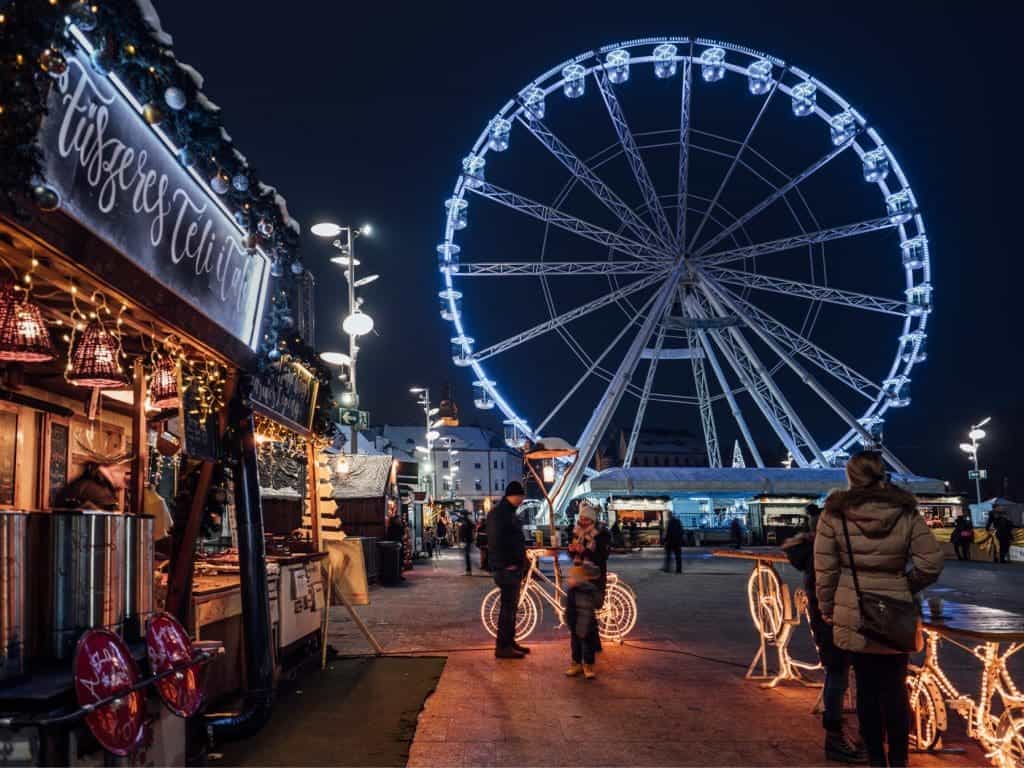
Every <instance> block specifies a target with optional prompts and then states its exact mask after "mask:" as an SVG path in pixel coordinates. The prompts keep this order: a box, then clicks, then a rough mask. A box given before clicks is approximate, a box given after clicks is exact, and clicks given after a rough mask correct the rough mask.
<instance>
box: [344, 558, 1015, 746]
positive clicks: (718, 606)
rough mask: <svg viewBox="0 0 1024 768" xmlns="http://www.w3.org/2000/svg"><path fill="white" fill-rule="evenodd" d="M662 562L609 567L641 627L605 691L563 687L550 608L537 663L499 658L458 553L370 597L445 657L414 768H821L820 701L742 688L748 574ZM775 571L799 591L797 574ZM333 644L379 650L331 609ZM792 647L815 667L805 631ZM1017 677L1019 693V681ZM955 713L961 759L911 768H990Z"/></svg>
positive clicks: (382, 634) (961, 590)
mask: <svg viewBox="0 0 1024 768" xmlns="http://www.w3.org/2000/svg"><path fill="white" fill-rule="evenodd" d="M659 558H660V552H658V551H648V552H644V553H634V554H630V555H617V556H613V558H612V561H611V564H610V568H611V570H613V571H615V572H617V573H618V574H619V576H620V577H621V578H622V579H623V580H625V581H626V582H627V583H629V584H630V585H631V586H632V587H633V588H634V589H635V590H636V593H637V599H638V605H639V621H638V622H637V627H636V629H635V630H634V632H633V633H632V634H631V635H630V636H629V638H628V639H627V641H626V643H625V644H624V645H622V646H610V647H608V648H607V649H606V651H605V652H604V653H603V654H602V655H601V656H600V657H599V659H598V673H599V674H598V679H597V680H594V681H583V680H580V679H568V678H566V677H565V676H564V674H563V671H564V668H565V666H566V665H567V663H568V642H567V639H566V635H565V630H564V629H558V628H557V627H556V623H557V622H556V620H555V618H554V617H553V616H552V615H551V610H550V607H547V606H545V615H544V616H543V618H542V619H541V621H540V623H539V625H538V628H537V630H536V631H535V632H534V633H533V635H532V636H531V637H530V638H529V641H527V642H528V644H529V645H530V646H531V648H533V653H532V654H531V655H530V656H529V657H528V658H527V659H524V660H522V661H498V660H496V659H494V657H493V655H492V650H493V641H492V640H491V638H490V636H489V635H487V634H486V632H485V631H484V629H483V627H482V625H481V623H480V610H479V609H480V601H481V599H482V597H483V596H484V595H485V594H486V593H487V591H489V590H490V589H491V588H492V586H493V584H492V582H491V580H490V578H489V577H487V576H485V575H483V574H479V573H474V575H473V576H465V575H463V574H462V572H461V571H462V557H461V553H456V552H447V553H445V555H444V556H443V557H442V558H441V559H440V560H435V561H433V562H423V563H421V564H417V567H416V568H415V569H414V570H413V571H412V572H410V573H407V574H406V581H405V582H404V583H403V585H402V586H400V587H394V588H380V587H377V588H373V589H372V591H371V600H372V604H371V605H370V606H363V607H360V608H358V609H357V610H358V612H359V614H360V616H361V617H362V618H363V619H364V621H365V622H366V624H367V625H368V626H369V628H370V630H371V631H372V632H373V633H374V635H375V637H376V638H377V639H378V641H379V642H380V643H381V644H382V645H383V646H384V648H385V651H386V652H388V653H417V654H430V655H434V654H438V655H445V656H447V659H448V660H447V664H446V666H445V670H444V673H443V674H442V677H441V682H440V684H439V686H438V688H437V690H436V691H435V693H434V694H433V695H432V696H431V697H430V698H429V699H428V700H427V704H426V707H425V709H424V711H423V713H422V714H421V715H420V718H419V722H418V726H417V730H416V736H415V740H414V742H413V746H412V750H411V753H410V758H409V765H410V766H421V765H422V766H428V765H430V766H434V765H452V766H462V765H467V766H468V765H474V766H475V765H817V764H821V763H822V761H823V755H822V750H821V743H822V732H821V729H820V720H819V718H818V717H817V716H815V715H812V714H811V710H812V708H813V706H814V704H815V700H816V697H817V693H818V691H817V690H816V689H809V688H803V687H802V686H799V685H794V684H786V685H781V686H779V687H777V688H775V689H772V690H767V691H766V690H762V689H761V688H760V687H759V686H758V685H757V684H756V683H754V682H751V681H747V680H745V679H744V672H745V670H746V668H747V665H748V664H749V663H750V660H751V658H752V657H753V654H754V652H755V651H756V647H757V644H756V639H757V638H756V635H755V633H754V630H753V627H752V624H751V621H750V617H749V614H748V613H747V606H746V596H745V588H746V579H747V576H748V574H749V570H750V564H749V563H746V562H742V561H734V560H723V559H719V558H712V557H711V556H710V554H709V553H707V552H703V551H701V550H687V551H686V559H685V560H684V564H683V569H684V573H683V574H682V575H678V576H677V575H676V574H667V573H663V572H661V570H660V565H661V563H660V559H659ZM779 572H780V575H781V576H782V577H783V578H784V579H785V580H786V581H787V582H788V583H789V584H790V585H791V586H792V587H795V586H797V585H798V584H799V575H798V574H796V572H795V571H793V569H791V568H789V567H781V566H780V568H779ZM1022 587H1024V568H1020V567H1015V566H1002V567H1000V566H994V565H992V564H961V563H957V562H948V561H947V568H946V571H945V572H944V574H943V577H942V580H941V582H940V584H939V585H938V589H939V590H942V591H941V594H943V596H945V597H947V598H949V599H956V600H964V601H971V602H978V603H981V604H985V605H989V606H992V607H997V608H1003V609H1007V610H1019V611H1024V589H1022ZM331 643H332V644H333V645H334V647H335V648H337V649H338V650H339V651H340V652H341V653H342V654H360V653H365V652H367V651H368V649H369V646H368V645H367V644H366V642H365V641H364V640H363V638H362V637H361V635H360V634H359V633H358V631H357V629H356V627H355V625H354V624H353V623H352V622H351V620H350V619H349V618H348V616H347V613H346V612H345V611H344V609H343V608H335V609H333V610H332V625H331ZM791 648H792V649H793V652H794V655H795V656H796V657H798V658H805V659H813V647H812V645H811V643H810V640H809V634H808V633H807V632H806V629H805V628H803V627H802V628H800V630H799V632H798V633H797V636H796V638H795V640H794V642H793V644H792V645H791ZM962 656H963V658H960V659H955V658H952V657H951V658H950V659H949V660H948V662H947V663H946V665H945V667H944V668H945V669H946V670H947V672H949V674H950V676H951V677H952V678H953V680H954V682H956V683H957V685H959V686H961V688H962V689H964V690H966V691H969V692H972V693H973V692H974V691H975V690H976V689H977V673H978V669H977V667H976V666H974V665H973V663H972V662H971V660H970V659H969V658H968V657H966V655H962ZM1015 673H1016V675H1017V679H1018V680H1024V670H1021V669H1019V668H1017V669H1015ZM950 716H951V720H952V725H951V730H950V734H949V738H948V739H947V744H948V745H953V746H956V747H964V748H965V749H966V753H965V754H943V755H914V756H912V762H913V763H914V764H915V765H941V766H956V765H979V764H984V762H985V760H984V755H983V754H982V753H981V751H980V750H979V749H977V748H976V747H975V746H974V745H973V744H972V743H970V742H969V741H968V740H967V738H966V736H965V734H964V729H963V727H962V721H961V720H960V719H959V717H958V716H956V715H955V714H952V713H951V715H950ZM848 717H849V719H848V722H849V724H850V726H851V727H853V726H854V725H855V720H856V718H855V716H854V715H849V716H848Z"/></svg>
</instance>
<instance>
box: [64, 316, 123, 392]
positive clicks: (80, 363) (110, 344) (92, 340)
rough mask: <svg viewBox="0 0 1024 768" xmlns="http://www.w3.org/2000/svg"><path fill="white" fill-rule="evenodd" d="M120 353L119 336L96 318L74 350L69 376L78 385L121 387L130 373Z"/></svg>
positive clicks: (106, 387) (104, 387)
mask: <svg viewBox="0 0 1024 768" xmlns="http://www.w3.org/2000/svg"><path fill="white" fill-rule="evenodd" d="M120 354H121V352H120V345H119V344H118V343H117V337H116V336H114V334H112V333H111V332H110V331H108V330H107V329H106V328H104V327H103V324H102V323H101V322H100V321H99V320H93V321H92V322H90V323H89V324H88V325H87V326H86V327H85V330H84V331H83V332H82V335H81V337H80V338H79V340H78V344H77V345H76V346H75V348H74V349H73V350H72V351H71V364H70V367H69V369H68V373H67V380H68V381H70V382H71V383H72V384H74V385H75V386H78V387H93V388H94V389H122V388H124V387H125V386H126V385H127V384H128V377H127V376H126V375H125V372H124V369H123V368H121V363H120V361H119V360H118V357H119V356H120Z"/></svg>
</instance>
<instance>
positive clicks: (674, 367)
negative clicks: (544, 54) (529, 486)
mask: <svg viewBox="0 0 1024 768" xmlns="http://www.w3.org/2000/svg"><path fill="white" fill-rule="evenodd" d="M460 171H461V172H460V173H459V175H458V178H457V180H456V183H455V186H454V190H453V193H452V196H451V197H450V198H449V199H447V200H446V201H445V202H444V230H443V239H442V241H441V243H440V244H439V245H438V246H437V254H438V267H439V270H440V274H441V279H442V290H441V291H440V293H439V299H440V304H441V316H442V317H443V318H444V319H445V320H447V321H449V322H450V323H451V327H452V333H451V352H452V360H453V362H454V363H455V365H457V366H460V367H465V368H468V369H470V370H471V371H472V373H473V377H474V388H475V402H476V405H477V406H478V407H480V408H485V409H490V408H494V407H495V406H496V407H497V408H498V409H500V411H501V412H502V413H503V414H504V417H505V426H506V429H505V432H506V440H507V442H509V444H511V445H514V446H516V445H520V444H522V443H523V442H524V441H525V440H527V439H530V440H537V439H538V438H540V437H541V433H542V432H545V430H549V429H551V427H552V426H553V425H557V426H558V432H559V433H560V434H564V436H565V437H567V438H569V439H570V440H571V439H574V438H576V437H577V434H578V440H577V447H578V448H579V450H580V456H579V460H578V461H577V462H576V463H575V464H574V465H573V467H572V468H571V469H570V470H569V471H570V473H571V475H570V478H569V482H568V483H567V485H566V487H569V488H573V487H575V485H576V484H577V482H578V481H579V480H580V479H582V477H583V473H584V471H585V467H586V465H587V463H588V462H589V460H590V459H591V457H592V456H593V454H594V451H595V450H596V448H597V446H598V443H599V441H601V440H602V438H603V437H604V435H605V433H606V431H607V430H608V429H609V427H610V426H611V425H612V424H613V420H614V422H615V423H620V424H621V423H623V420H625V422H626V429H624V432H623V434H626V433H627V432H628V435H629V437H628V441H627V445H626V451H625V461H624V464H625V466H627V467H628V466H630V465H631V464H632V462H633V457H634V453H635V450H636V445H637V440H638V436H639V434H640V432H641V430H642V428H643V427H644V424H645V418H646V419H651V418H652V410H651V409H652V407H653V408H660V409H662V410H660V411H659V414H658V417H657V418H658V422H659V423H661V424H663V423H665V422H666V421H669V422H675V423H678V424H683V425H685V424H687V423H689V422H688V419H692V423H693V424H698V423H699V425H700V429H701V431H702V432H703V440H704V445H705V447H706V451H707V456H708V462H709V464H710V465H711V466H712V467H716V466H721V465H722V459H721V456H722V453H723V452H725V451H723V449H722V448H720V445H721V444H722V443H725V445H726V448H728V446H729V444H730V443H727V442H725V441H726V440H727V439H729V438H730V437H734V438H735V440H736V441H738V443H739V444H741V445H742V446H743V448H744V450H745V452H746V454H747V455H748V456H749V461H748V463H749V462H752V463H753V464H755V465H757V466H765V465H766V463H768V462H771V461H772V458H773V456H774V455H775V454H773V453H772V452H773V451H776V450H779V449H784V450H785V451H786V452H788V454H789V455H790V456H791V460H792V462H793V463H795V464H796V465H797V466H800V467H827V466H836V465H838V464H839V463H840V462H842V461H844V460H845V458H846V457H847V456H848V454H849V452H851V451H852V450H855V449H856V447H857V446H858V445H864V446H872V447H877V448H879V449H880V450H881V451H882V452H883V455H884V456H885V459H886V461H887V462H888V463H889V464H890V465H891V466H892V467H893V468H894V469H896V470H897V471H901V472H909V470H908V469H907V468H906V467H905V466H904V465H903V464H902V462H900V460H899V459H898V458H897V457H896V456H895V455H893V453H892V452H891V451H890V450H889V449H888V448H886V447H885V446H884V444H883V443H882V427H883V425H884V421H885V414H886V412H887V411H888V409H890V408H902V407H905V406H907V405H909V403H910V396H909V387H910V380H911V371H912V369H913V368H914V366H915V365H917V364H919V363H921V362H923V361H924V360H925V359H926V357H927V353H926V325H927V321H928V315H929V313H930V311H931V306H932V283H931V272H930V265H929V258H928V249H929V244H928V239H927V237H926V234H925V228H924V222H923V220H922V217H921V214H920V211H919V205H918V201H917V197H916V196H915V194H914V193H913V192H912V191H911V188H910V185H909V183H908V181H907V179H906V177H905V175H904V173H903V171H902V169H901V167H900V164H899V162H898V161H897V159H896V157H895V156H894V154H893V151H892V149H891V148H890V147H889V146H887V145H886V144H885V142H884V141H883V139H882V137H881V136H880V134H879V132H878V131H877V130H876V129H875V127H874V126H873V125H872V124H870V123H869V122H868V121H867V119H866V118H865V117H864V116H863V115H862V114H861V113H860V112H858V111H857V110H856V109H855V108H854V107H853V106H851V105H850V104H849V103H848V102H847V101H846V100H845V99H843V98H842V96H840V95H839V94H838V93H836V92H835V91H834V90H833V89H831V88H830V87H829V86H827V85H826V84H825V83H823V82H821V81H820V80H818V79H817V78H815V77H813V76H812V75H810V74H808V73H806V72H804V71H802V70H801V69H799V68H797V67H796V66H793V65H790V64H787V63H786V62H784V61H782V60H781V59H778V58H776V57H774V56H771V55H768V54H765V53H761V52H758V51H755V50H751V49H749V48H745V47H742V46H738V45H733V44H729V43H724V42H718V41H713V40H705V39H700V38H696V39H690V38H670V37H664V38H660V37H659V38H646V39H640V40H630V41H626V42H623V43H618V44H614V45H609V46H605V47H603V48H601V49H599V50H593V51H587V52H585V53H582V54H580V55H579V56H576V57H574V58H573V59H570V60H569V61H566V62H563V63H562V64H560V65H558V66H556V67H554V68H552V69H550V70H549V71H547V72H545V73H543V74H541V75H540V76H539V77H537V78H536V79H534V80H533V81H532V82H530V83H528V84H527V85H526V86H525V87H524V88H523V89H522V90H521V91H519V92H518V93H516V94H515V95H514V96H513V98H511V99H510V100H509V101H507V102H506V103H505V104H504V106H502V107H501V108H500V109H499V110H498V112H497V114H496V115H495V116H494V117H493V119H491V120H490V121H489V122H488V123H487V125H486V126H485V128H484V130H483V132H482V133H481V134H480V136H479V137H478V138H477V140H476V142H475V144H474V145H473V146H472V149H471V150H470V152H469V154H468V155H467V156H466V157H465V158H464V159H463V160H462V164H461V169H460ZM496 211H497V212H500V213H496ZM471 225H472V226H471ZM496 257H497V258H496ZM495 318H499V319H500V320H501V322H496V320H495ZM543 345H549V346H551V347H552V348H553V349H554V351H551V352H548V351H544V350H543V349H542V346H543ZM527 348H529V350H530V351H529V352H527V351H526V350H527ZM880 354H881V355H884V357H883V358H880V357H879V355H880ZM509 358H511V359H512V360H513V361H514V363H513V364H511V365H510V364H509V363H508V359H509ZM890 360H891V362H889V361H890ZM534 361H537V362H536V364H534ZM686 369H689V370H686ZM559 373H561V375H562V376H563V378H564V385H563V386H564V388H563V389H560V390H559V392H558V393H557V394H555V393H553V394H552V402H551V404H549V405H545V406H543V407H541V408H537V410H536V411H526V410H520V408H525V407H526V405H527V403H528V404H529V405H530V406H531V407H535V401H536V400H538V399H540V398H538V397H536V396H535V395H536V392H538V391H541V390H542V389H544V388H540V389H538V388H537V386H536V381H535V380H536V379H537V377H544V378H545V380H547V379H549V378H551V379H555V378H557V375H556V374H559ZM499 381H500V382H501V384H500V385H499ZM551 386H552V387H553V386H554V383H553V382H552V385H551ZM527 389H529V390H530V391H531V392H532V393H533V394H532V395H531V397H529V398H524V400H523V402H516V403H515V404H513V397H515V396H516V394H517V392H516V390H527ZM547 389H548V390H550V389H551V387H548V388H547ZM581 402H582V403H583V406H584V407H582V408H581V407H580V404H581ZM665 409H676V410H672V411H670V410H665ZM678 409H684V411H678ZM685 410H688V411H689V414H688V415H687V414H686V413H685ZM571 412H574V413H575V414H576V416H575V417H572V416H571ZM573 418H575V419H576V423H573ZM559 419H560V420H561V421H559ZM565 501H566V500H565V499H562V500H561V503H560V504H559V506H560V507H561V506H563V505H564V503H565Z"/></svg>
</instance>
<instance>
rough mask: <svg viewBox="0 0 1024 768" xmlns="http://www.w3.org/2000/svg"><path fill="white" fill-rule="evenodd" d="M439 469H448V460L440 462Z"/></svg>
mask: <svg viewBox="0 0 1024 768" xmlns="http://www.w3.org/2000/svg"><path fill="white" fill-rule="evenodd" d="M441 467H442V468H444V469H448V459H445V460H444V461H442V462H441Z"/></svg>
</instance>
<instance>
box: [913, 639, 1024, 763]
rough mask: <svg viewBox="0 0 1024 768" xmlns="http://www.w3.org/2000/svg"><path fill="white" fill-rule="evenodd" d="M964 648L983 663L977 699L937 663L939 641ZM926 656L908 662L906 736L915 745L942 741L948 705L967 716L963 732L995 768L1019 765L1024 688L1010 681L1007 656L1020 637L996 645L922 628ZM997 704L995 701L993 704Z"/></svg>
mask: <svg viewBox="0 0 1024 768" xmlns="http://www.w3.org/2000/svg"><path fill="white" fill-rule="evenodd" d="M940 637H941V639H942V640H945V641H946V642H947V643H950V644H952V645H954V646H955V647H957V648H959V649H961V650H963V651H966V652H967V653H968V654H970V655H971V656H974V657H975V659H977V661H979V662H981V664H982V671H981V685H980V688H981V690H980V693H979V695H978V699H977V701H975V700H974V699H972V698H971V697H970V696H968V695H966V694H963V693H961V692H960V691H959V690H957V688H956V686H954V685H953V683H952V682H951V681H950V680H949V678H948V677H946V675H945V673H944V672H943V671H942V667H941V666H939V640H940ZM926 638H927V640H926V645H925V658H924V662H923V663H922V665H921V666H920V667H917V666H913V665H911V667H910V674H909V675H908V677H907V688H908V689H909V694H910V706H911V712H912V722H911V727H910V732H911V741H912V742H913V744H914V746H915V747H916V748H917V749H919V750H922V751H924V750H929V749H933V748H935V747H938V746H940V745H941V742H942V735H943V733H944V732H945V730H946V726H947V724H948V716H947V709H946V707H947V704H948V705H949V707H950V708H952V709H953V711H955V712H957V713H958V714H960V715H961V716H962V717H963V718H964V719H965V720H966V721H967V733H968V735H969V736H970V737H971V738H973V739H976V740H977V741H978V742H979V743H980V744H981V746H982V747H983V748H984V749H985V756H986V757H987V758H989V760H991V761H992V764H993V765H995V766H998V768H1021V766H1024V692H1022V691H1020V690H1019V689H1018V688H1017V686H1016V685H1015V684H1014V682H1013V680H1012V678H1011V677H1010V673H1009V670H1008V669H1007V661H1008V660H1009V659H1010V657H1011V656H1013V655H1014V654H1015V653H1017V652H1018V651H1020V650H1022V649H1024V641H1021V640H1017V641H1015V642H1014V641H1011V642H1009V643H1007V644H1006V647H1000V646H1001V643H1000V641H999V640H998V639H996V638H992V637H988V638H986V637H963V636H959V637H958V636H957V633H956V632H954V631H944V632H941V633H940V632H937V631H935V630H926ZM994 703H996V704H997V706H995V707H993V704H994Z"/></svg>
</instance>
